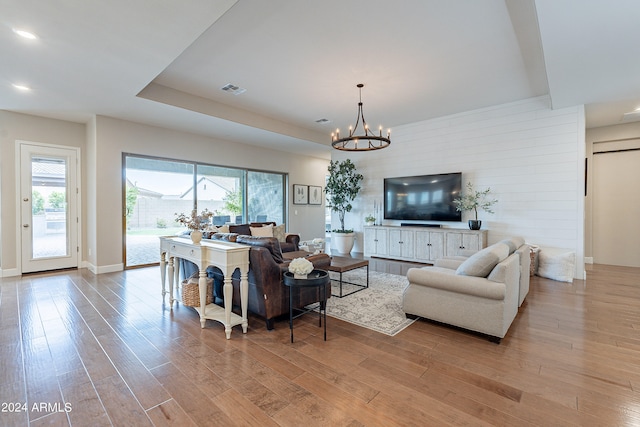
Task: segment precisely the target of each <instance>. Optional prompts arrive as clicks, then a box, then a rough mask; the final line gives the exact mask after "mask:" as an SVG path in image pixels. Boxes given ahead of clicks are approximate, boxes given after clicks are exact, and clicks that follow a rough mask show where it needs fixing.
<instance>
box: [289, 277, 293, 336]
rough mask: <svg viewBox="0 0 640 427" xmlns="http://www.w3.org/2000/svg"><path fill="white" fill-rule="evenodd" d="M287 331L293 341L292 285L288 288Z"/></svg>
mask: <svg viewBox="0 0 640 427" xmlns="http://www.w3.org/2000/svg"><path fill="white" fill-rule="evenodd" d="M289 333H290V335H291V343H293V286H292V287H290V288H289Z"/></svg>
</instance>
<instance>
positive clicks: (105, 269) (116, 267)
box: [87, 263, 124, 274]
mask: <svg viewBox="0 0 640 427" xmlns="http://www.w3.org/2000/svg"><path fill="white" fill-rule="evenodd" d="M87 269H88V270H89V271H90V272H92V273H93V274H104V273H115V272H117V271H123V270H124V264H112V265H103V266H99V267H96V266H95V265H93V264H90V263H87Z"/></svg>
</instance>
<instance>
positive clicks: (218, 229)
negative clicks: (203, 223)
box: [207, 224, 229, 233]
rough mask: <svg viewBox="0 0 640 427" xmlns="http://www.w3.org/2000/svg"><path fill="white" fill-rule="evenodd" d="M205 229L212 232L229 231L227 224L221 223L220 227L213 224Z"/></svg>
mask: <svg viewBox="0 0 640 427" xmlns="http://www.w3.org/2000/svg"><path fill="white" fill-rule="evenodd" d="M207 231H211V232H214V233H228V232H229V226H228V225H226V224H225V225H221V226H220V227H216V226H215V225H212V226H210V227H209V228H207Z"/></svg>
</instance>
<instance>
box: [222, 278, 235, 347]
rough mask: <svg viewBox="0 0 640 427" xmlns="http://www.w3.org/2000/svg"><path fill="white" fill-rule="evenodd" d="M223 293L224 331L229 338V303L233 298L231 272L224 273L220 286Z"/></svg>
mask: <svg viewBox="0 0 640 427" xmlns="http://www.w3.org/2000/svg"><path fill="white" fill-rule="evenodd" d="M222 293H223V295H224V332H225V334H226V335H227V339H231V304H232V300H233V285H232V284H231V274H225V275H224V286H223V287H222Z"/></svg>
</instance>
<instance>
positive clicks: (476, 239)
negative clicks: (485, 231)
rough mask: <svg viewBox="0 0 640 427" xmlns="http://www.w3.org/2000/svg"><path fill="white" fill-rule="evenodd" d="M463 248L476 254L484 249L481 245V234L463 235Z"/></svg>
mask: <svg viewBox="0 0 640 427" xmlns="http://www.w3.org/2000/svg"><path fill="white" fill-rule="evenodd" d="M462 247H464V249H465V250H468V251H469V250H471V251H474V252H478V251H479V250H480V249H482V245H481V244H480V235H479V234H467V233H465V234H463V235H462Z"/></svg>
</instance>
